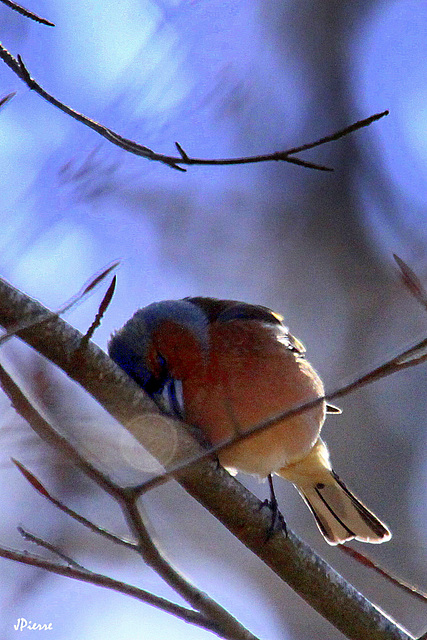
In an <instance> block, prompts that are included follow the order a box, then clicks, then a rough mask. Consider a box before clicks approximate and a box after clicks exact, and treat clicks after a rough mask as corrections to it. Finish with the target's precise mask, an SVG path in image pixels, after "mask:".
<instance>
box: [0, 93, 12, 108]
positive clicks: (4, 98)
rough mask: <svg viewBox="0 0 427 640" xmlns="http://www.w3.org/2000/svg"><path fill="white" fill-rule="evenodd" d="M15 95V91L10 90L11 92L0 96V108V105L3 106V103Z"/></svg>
mask: <svg viewBox="0 0 427 640" xmlns="http://www.w3.org/2000/svg"><path fill="white" fill-rule="evenodd" d="M15 96H16V91H12V92H11V93H8V94H7V95H6V96H4V97H3V98H1V100H0V109H1V108H2V107H4V105H5V104H7V103H8V102H10V100H12V98H14V97H15Z"/></svg>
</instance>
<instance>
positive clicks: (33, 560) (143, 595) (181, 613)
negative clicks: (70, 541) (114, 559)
mask: <svg viewBox="0 0 427 640" xmlns="http://www.w3.org/2000/svg"><path fill="white" fill-rule="evenodd" d="M0 557H1V558H6V559H8V560H15V562H21V563H22V564H27V565H30V566H32V567H39V568H41V569H46V571H50V572H51V573H56V574H57V575H60V576H66V577H67V578H74V580H80V581H81V582H89V583H90V584H95V585H98V586H100V587H105V588H107V589H112V590H114V591H118V592H119V593H123V594H125V595H127V596H132V597H133V598H136V599H137V600H140V601H141V602H146V603H147V604H150V605H152V606H154V607H157V608H158V609H162V610H163V611H166V612H167V613H172V614H173V615H174V616H177V617H178V618H181V619H182V620H185V622H191V623H192V624H196V625H198V626H200V627H203V628H204V629H210V630H211V631H214V632H215V633H217V631H218V629H217V626H216V625H215V624H212V623H211V622H210V621H209V620H207V619H206V618H205V617H204V616H203V615H202V614H201V613H199V612H198V611H191V609H186V608H185V607H181V606H180V605H178V604H175V603H173V602H169V600H166V599H165V598H161V597H160V596H156V595H154V594H153V593H150V592H149V591H145V590H144V589H139V588H138V587H134V586H132V585H129V584H127V583H125V582H122V581H121V580H114V578H110V577H108V576H105V575H103V574H101V573H92V572H91V573H89V572H88V571H82V570H80V569H76V568H75V567H67V566H65V565H62V564H57V563H56V562H52V561H50V560H45V559H43V558H39V557H37V556H34V555H30V554H28V553H22V552H19V551H13V550H12V549H6V548H3V547H0Z"/></svg>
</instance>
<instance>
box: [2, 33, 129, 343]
mask: <svg viewBox="0 0 427 640" xmlns="http://www.w3.org/2000/svg"><path fill="white" fill-rule="evenodd" d="M0 46H1V45H0ZM119 264H120V262H118V261H116V262H113V263H112V264H110V265H108V267H106V268H105V269H103V270H102V271H101V273H97V274H95V275H94V276H92V277H91V278H90V280H89V281H88V282H86V283H85V284H84V285H83V287H82V288H81V289H80V290H79V291H78V292H77V293H76V294H74V295H73V296H72V297H71V298H69V299H68V300H67V301H66V302H64V304H63V305H61V306H60V307H59V309H57V310H56V311H53V312H52V315H53V316H61V315H63V314H64V313H66V312H67V311H69V310H70V309H71V308H72V307H75V306H76V305H77V304H78V303H79V302H81V301H82V300H83V299H84V298H85V297H86V296H87V295H88V294H89V293H91V292H92V291H93V290H94V289H95V288H96V287H97V286H98V285H99V284H100V283H101V282H102V281H103V280H104V279H105V278H106V277H107V275H108V274H109V273H111V271H113V270H114V269H115V268H116V267H117V266H118V265H119ZM114 282H115V280H114ZM111 288H112V289H113V290H112V291H110V289H111ZM113 292H114V286H112V284H111V285H110V287H109V288H108V290H107V294H106V295H105V297H104V299H106V298H107V297H108V295H110V294H111V296H112V294H113ZM110 300H111V298H110ZM110 300H109V301H108V304H109V303H110ZM101 304H102V303H101ZM108 304H107V307H108ZM104 311H105V309H104ZM101 317H102V316H101ZM46 319H47V318H46V317H45V316H44V317H43V318H38V317H37V316H36V317H34V318H32V319H31V320H28V319H27V320H22V322H18V323H17V324H16V325H14V326H12V327H9V329H8V330H7V331H6V333H4V334H3V335H2V336H0V345H1V344H2V343H3V342H6V340H9V338H11V337H12V336H14V335H15V334H17V333H18V332H19V331H21V330H22V329H28V328H29V327H31V326H34V325H36V324H38V323H39V322H44V321H45V320H46ZM95 329H96V327H95ZM95 329H94V330H95Z"/></svg>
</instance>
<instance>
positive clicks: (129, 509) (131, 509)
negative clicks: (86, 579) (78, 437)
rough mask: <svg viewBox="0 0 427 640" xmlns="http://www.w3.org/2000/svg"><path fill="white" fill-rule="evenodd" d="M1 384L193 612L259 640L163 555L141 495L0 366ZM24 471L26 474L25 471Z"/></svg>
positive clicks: (220, 629) (241, 638)
mask: <svg viewBox="0 0 427 640" xmlns="http://www.w3.org/2000/svg"><path fill="white" fill-rule="evenodd" d="M33 328H34V327H33ZM0 384H1V386H2V387H3V390H4V391H5V393H6V394H7V395H8V397H9V399H10V400H11V402H12V405H13V407H14V408H15V410H16V411H17V412H18V413H19V414H20V415H21V416H22V417H23V418H25V420H26V421H27V422H28V423H29V425H30V426H31V427H32V428H33V430H34V431H35V432H36V433H37V434H38V435H39V436H40V437H41V438H43V439H44V440H45V441H46V442H48V443H49V444H50V445H52V446H54V447H56V448H57V449H59V450H60V451H61V452H62V453H63V454H65V455H66V456H67V458H69V459H70V460H71V461H72V462H73V463H74V464H76V466H78V467H79V468H80V469H81V470H82V471H83V472H84V473H85V474H86V475H87V476H88V477H90V478H91V479H92V480H94V481H95V482H96V483H97V484H98V485H99V486H100V487H101V488H102V489H103V490H104V491H106V492H107V493H108V494H109V495H111V496H112V497H113V498H114V499H115V500H116V501H117V502H118V503H119V504H120V506H121V508H122V511H123V514H124V516H125V518H126V520H127V521H128V524H129V527H130V528H131V530H132V532H133V534H134V535H135V537H136V539H137V544H136V545H134V546H133V549H134V550H135V551H136V552H137V553H139V555H141V557H142V558H143V559H144V561H145V562H146V563H147V564H148V565H149V566H150V567H152V568H153V569H154V570H155V571H156V572H157V573H158V574H159V575H160V577H161V578H162V579H163V580H164V581H165V582H166V583H167V584H169V585H170V586H171V587H172V588H173V589H174V590H175V591H176V592H177V593H179V594H180V595H181V597H182V598H184V599H185V600H186V601H187V602H188V603H189V604H191V605H192V606H193V607H194V609H197V610H199V611H200V612H201V613H202V614H203V615H204V616H206V618H207V619H208V620H211V621H212V622H213V621H215V624H216V627H217V633H218V634H219V635H221V636H222V637H223V638H230V637H231V638H233V640H257V638H256V637H255V636H253V635H252V634H251V633H249V631H247V630H246V629H245V628H244V627H243V626H242V625H240V623H238V622H237V620H235V619H234V618H233V616H231V615H230V614H229V613H228V611H226V610H225V609H223V608H222V607H221V606H220V605H218V604H217V603H216V602H215V601H214V600H212V599H211V598H209V596H208V595H207V594H205V593H203V592H202V591H200V590H199V589H197V587H195V586H194V585H192V584H191V583H190V582H189V581H188V580H186V578H184V576H183V575H182V574H180V573H179V572H178V571H177V570H176V569H175V568H174V567H172V565H171V564H170V563H169V562H168V561H167V560H166V559H165V557H164V556H163V555H162V554H161V553H160V551H159V550H158V549H157V547H156V545H155V544H154V542H153V540H152V539H151V537H150V535H149V533H148V531H147V528H146V526H145V524H144V522H143V520H142V518H141V515H140V513H139V511H138V508H137V506H136V501H137V499H138V494H137V493H136V492H135V491H133V490H132V489H130V490H128V489H122V488H121V487H119V486H118V485H116V484H115V483H113V482H112V481H111V480H110V479H109V478H108V477H107V476H105V475H104V474H102V473H101V472H100V471H98V469H96V468H95V467H94V466H93V465H91V464H90V463H89V462H88V461H87V460H85V459H84V458H83V457H82V456H81V455H80V453H79V452H78V451H77V450H76V449H75V448H74V447H73V446H72V445H71V444H70V443H69V442H67V440H66V439H65V438H64V437H63V436H61V435H60V434H59V433H58V432H57V431H56V430H55V429H54V428H53V427H52V426H51V425H50V424H49V423H48V422H47V421H46V420H45V419H44V418H43V416H42V415H41V414H40V413H39V412H38V411H37V409H36V408H35V407H34V406H33V405H32V404H31V403H30V402H29V401H28V399H27V398H26V397H25V395H24V394H23V393H22V391H21V390H20V389H19V387H18V386H17V385H16V384H15V382H14V381H13V380H12V378H11V377H10V376H9V375H8V373H7V372H6V371H5V370H4V369H3V367H1V366H0ZM21 471H23V469H22V468H21ZM24 475H27V474H24ZM27 479H29V480H30V481H31V482H32V483H33V479H32V478H30V477H29V476H28V475H27ZM37 489H38V491H39V492H41V493H44V488H43V487H42V485H39V486H38V487H37ZM39 544H43V546H46V545H47V544H48V543H44V541H39ZM51 550H52V549H51Z"/></svg>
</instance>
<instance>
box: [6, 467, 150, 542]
mask: <svg viewBox="0 0 427 640" xmlns="http://www.w3.org/2000/svg"><path fill="white" fill-rule="evenodd" d="M12 462H13V463H14V464H15V465H16V467H17V468H18V469H19V471H20V472H21V473H22V475H23V476H24V477H25V478H26V479H27V480H28V482H29V483H30V484H31V486H32V487H33V488H34V489H36V491H38V492H39V493H40V495H42V496H43V497H44V498H46V499H47V500H49V502H51V503H52V504H53V505H55V507H57V508H58V509H60V510H61V511H63V512H64V513H66V514H67V515H69V516H71V518H74V520H76V521H77V522H79V523H80V524H82V525H83V526H85V527H87V528H88V529H90V530H91V531H93V532H94V533H97V534H99V535H101V536H103V537H104V538H107V540H110V541H111V542H114V543H116V544H120V545H122V546H124V547H127V548H130V549H132V550H135V547H136V546H137V545H136V544H135V542H132V541H131V540H126V539H125V538H120V537H119V536H116V535H115V534H114V533H111V532H110V531H107V530H106V529H104V528H103V527H100V526H99V525H97V524H94V523H93V522H91V521H90V520H88V519H87V518H85V517H84V516H82V515H81V514H80V513H77V512H76V511H74V510H73V509H70V508H69V507H67V506H66V505H65V504H64V503H63V502H61V501H60V500H58V499H57V498H54V497H53V496H52V495H51V494H50V493H49V492H48V491H47V489H46V487H45V486H44V485H43V484H42V483H41V482H40V480H39V479H38V478H36V477H35V475H34V474H32V473H31V471H29V470H28V469H27V468H26V467H24V465H23V464H22V463H21V462H19V461H18V460H15V459H14V458H12Z"/></svg>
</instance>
